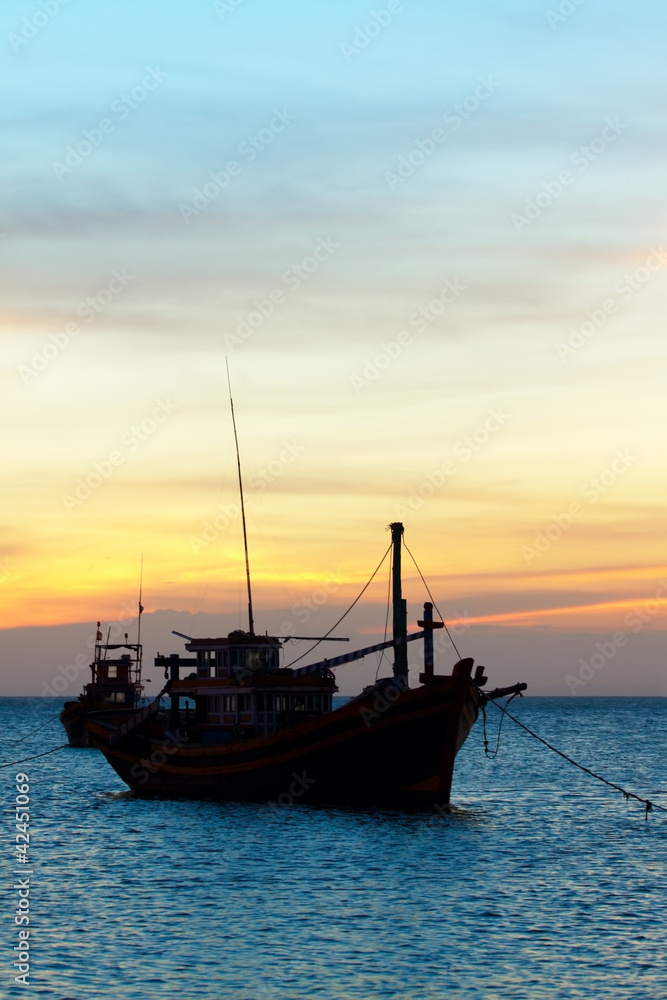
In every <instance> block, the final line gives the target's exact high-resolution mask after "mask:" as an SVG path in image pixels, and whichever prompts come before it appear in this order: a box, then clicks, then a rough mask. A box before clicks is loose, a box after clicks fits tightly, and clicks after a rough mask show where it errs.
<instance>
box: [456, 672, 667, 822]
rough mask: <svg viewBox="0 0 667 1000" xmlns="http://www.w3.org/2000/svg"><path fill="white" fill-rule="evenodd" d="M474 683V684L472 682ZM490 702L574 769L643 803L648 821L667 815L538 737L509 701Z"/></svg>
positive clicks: (654, 803) (662, 810)
mask: <svg viewBox="0 0 667 1000" xmlns="http://www.w3.org/2000/svg"><path fill="white" fill-rule="evenodd" d="M472 683H474V682H472ZM475 687H476V688H477V690H478V691H479V693H480V694H482V695H483V694H484V692H483V691H482V690H481V689H480V688H479V687H477V685H476V684H475ZM490 700H491V701H492V704H494V705H495V706H496V708H497V709H498V711H500V712H502V713H503V714H504V715H506V716H507V717H508V719H511V720H512V722H514V723H515V724H516V725H517V726H519V727H520V728H521V729H523V730H525V732H527V733H528V735H529V736H532V737H533V739H534V740H537V741H538V743H542V744H543V745H544V746H545V747H547V748H548V749H549V750H551V751H552V752H553V753H555V754H558V756H559V757H562V758H563V760H566V761H567V762H568V764H572V766H573V767H577V768H579V770H580V771H583V772H584V774H588V775H590V777H591V778H595V779H596V780H597V781H601V782H602V783H603V784H604V785H608V786H609V788H613V789H615V790H616V791H617V792H621V794H622V795H623V796H624V797H625V798H626V799H636V801H637V802H641V804H642V805H643V806H644V809H645V811H646V813H645V818H646V819H648V814H649V813H650V812H653V810H654V809H659V810H660V812H664V813H667V807H666V806H661V805H660V804H659V803H657V802H652V801H651V800H650V799H645V798H642V796H641V795H637V793H636V792H630V791H628V789H627V788H623V787H622V786H621V785H617V784H616V783H615V782H614V781H610V780H609V779H608V778H605V777H603V776H602V775H601V774H597V773H596V772H595V771H592V770H591V769H590V767H586V766H585V765H584V764H580V763H579V761H577V760H574V758H572V757H570V756H568V754H566V753H563V751H562V750H559V749H558V747H555V746H553V745H552V744H551V743H549V741H548V740H545V739H544V738H543V737H542V736H538V734H537V733H535V732H533V730H532V729H530V727H529V726H527V725H526V724H525V723H523V722H520V721H519V720H518V719H517V718H516V717H515V716H514V715H512V713H511V712H508V711H507V705H509V701H508V702H507V703H506V704H505V705H498V704H497V702H495V701H493V700H492V699H490ZM510 700H511V699H510ZM499 737H500V731H499ZM497 752H498V748H496V753H497Z"/></svg>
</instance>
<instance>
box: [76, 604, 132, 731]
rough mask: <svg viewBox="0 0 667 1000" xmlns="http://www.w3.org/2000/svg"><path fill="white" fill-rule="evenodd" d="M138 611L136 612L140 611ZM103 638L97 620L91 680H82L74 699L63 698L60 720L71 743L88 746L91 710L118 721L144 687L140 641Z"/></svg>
mask: <svg viewBox="0 0 667 1000" xmlns="http://www.w3.org/2000/svg"><path fill="white" fill-rule="evenodd" d="M139 607H140V609H141V611H143V608H141V604H140V605H139ZM141 611H140V613H141ZM108 638H109V637H108V636H107V641H106V642H103V641H102V639H103V635H102V632H101V631H100V622H98V623H97V630H96V633H95V650H94V654H93V662H92V663H91V664H90V671H91V680H90V683H89V684H85V685H84V688H83V691H82V693H81V694H80V695H79V697H78V699H77V700H76V701H66V702H65V704H64V706H63V710H62V712H61V713H60V721H61V722H62V724H63V727H64V729H65V732H66V734H67V740H68V742H69V745H70V746H72V747H90V746H92V744H91V742H90V738H89V735H88V728H87V725H88V720H89V719H90V718H91V715H92V713H95V712H102V713H103V714H104V717H105V718H106V719H108V720H110V721H111V722H112V723H113V724H120V723H121V722H123V721H124V720H125V719H127V718H128V717H129V716H132V715H134V712H135V711H136V710H137V708H138V707H139V705H140V702H141V695H142V692H143V690H144V688H143V685H142V683H141V661H142V646H141V643H140V642H138V641H137V642H136V643H130V642H128V636H127V633H126V634H125V642H123V643H110V642H109V641H108Z"/></svg>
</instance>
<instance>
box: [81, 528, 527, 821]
mask: <svg viewBox="0 0 667 1000" xmlns="http://www.w3.org/2000/svg"><path fill="white" fill-rule="evenodd" d="M390 527H391V531H392V539H393V566H394V582H393V592H394V633H393V638H392V639H391V640H389V641H388V642H384V643H379V644H376V645H374V646H370V647H366V648H364V649H361V650H356V651H355V652H353V653H348V654H344V655H343V656H339V657H335V658H333V659H328V660H321V661H319V662H317V663H313V664H310V665H309V666H306V667H301V668H297V669H285V668H283V669H281V668H280V660H279V658H280V649H281V641H282V640H281V639H280V638H278V637H271V636H262V635H256V634H255V632H254V628H253V621H252V601H251V598H250V590H249V591H248V593H249V614H250V628H249V630H248V632H241V631H238V632H232V633H231V634H230V635H228V636H227V637H223V638H209V639H188V641H187V642H186V649H187V650H188V651H189V652H191V653H194V654H195V659H194V660H190V661H182V660H181V658H180V656H179V655H178V654H175V655H173V656H170V657H168V658H167V657H160V658H158V659H157V660H156V664H159V665H164V666H167V667H168V670H169V674H170V678H169V681H168V683H167V685H166V687H165V690H164V692H163V693H165V694H166V695H167V696H168V697H169V699H170V703H171V704H170V711H169V713H168V715H167V714H166V713H162V712H161V711H160V704H159V698H158V699H156V700H155V701H154V702H153V703H152V704H150V705H148V706H146V707H145V708H143V709H142V710H141V711H140V712H137V713H135V714H134V715H133V716H132V717H131V718H130V719H127V720H126V721H124V722H122V724H120V725H118V723H117V720H114V719H113V718H110V717H104V716H102V715H95V716H92V717H91V718H90V719H89V721H88V729H89V732H90V734H91V738H92V740H93V742H94V744H95V745H96V746H98V747H99V748H100V750H101V751H102V753H103V754H104V755H105V757H106V758H107V760H108V761H109V763H110V764H111V766H112V767H113V768H114V770H115V771H116V772H117V773H118V774H119V775H120V777H121V778H122V779H123V781H124V782H125V783H126V784H127V785H129V787H130V788H131V789H133V791H134V792H136V793H137V794H138V795H141V796H166V797H183V798H221V799H255V800H263V801H267V800H268V801H273V802H275V803H278V804H283V803H286V802H292V801H296V800H300V801H308V802H326V803H337V804H351V805H361V806H373V805H377V806H398V807H415V806H417V807H423V806H428V805H432V804H434V803H439V804H441V805H446V804H447V803H448V802H449V798H450V790H451V784H452V775H453V771H454V762H455V759H456V754H457V752H458V750H459V749H460V748H461V746H462V745H463V743H464V741H465V739H466V737H467V736H468V734H469V732H470V730H471V728H472V726H473V724H474V722H475V720H476V718H477V713H478V709H479V705H480V701H481V699H483V698H484V697H485V696H484V695H483V694H482V693H481V691H480V688H481V686H482V685H483V684H484V683H485V682H486V678H485V677H484V676H483V670H484V668H483V667H477V671H476V674H475V677H474V679H473V678H472V676H471V674H472V667H473V660H472V659H463V660H460V661H459V662H458V663H457V664H456V665H455V666H454V668H453V670H452V672H451V674H449V675H445V676H438V675H436V674H435V672H434V665H433V629H434V628H438V627H442V623H441V622H434V621H433V614H432V605H431V604H430V603H427V604H425V605H424V618H423V620H422V621H420V622H419V623H418V624H419V626H420V627H421V630H420V631H417V632H411V633H408V631H407V615H406V603H405V601H404V600H403V598H402V594H401V581H400V565H401V559H400V556H401V539H402V535H403V525H402V524H400V523H395V524H392V525H390ZM184 638H187V637H184ZM418 639H421V640H423V641H424V670H423V673H422V674H421V675H420V678H419V679H420V685H419V686H418V687H415V688H412V689H411V688H410V686H409V683H408V662H407V643H408V642H412V641H414V640H418ZM391 647H393V648H394V667H393V675H392V676H391V677H387V678H383V679H381V680H379V681H378V682H377V683H375V684H373V685H371V686H369V687H367V688H365V689H364V691H363V692H362V693H361V694H360V695H359V696H358V697H356V698H354V699H352V700H351V701H349V702H348V703H347V704H345V705H343V706H342V707H340V708H337V709H335V710H332V696H333V694H334V692H335V691H336V690H337V687H336V682H335V678H334V675H333V673H332V669H333V668H335V667H336V666H338V665H339V664H341V663H349V662H351V661H353V660H356V659H359V658H361V657H362V656H365V655H368V654H369V653H372V652H375V651H378V650H381V649H385V648H391ZM184 663H185V664H187V665H188V666H190V665H194V664H195V663H196V670H195V671H193V672H191V673H189V674H188V675H187V676H186V677H183V678H181V677H180V676H179V675H180V668H181V665H182V664H184ZM524 688H525V684H521V685H515V686H514V687H513V688H509V689H505V690H502V691H495V692H493V693H492V696H494V697H498V696H500V695H502V694H505V693H509V692H511V691H514V690H522V689H524ZM184 698H185V699H188V700H190V701H193V702H194V710H193V711H192V712H191V713H187V715H186V714H185V713H184V712H183V710H182V709H181V704H180V702H181V699H184Z"/></svg>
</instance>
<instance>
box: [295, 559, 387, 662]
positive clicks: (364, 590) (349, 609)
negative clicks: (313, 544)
mask: <svg viewBox="0 0 667 1000" xmlns="http://www.w3.org/2000/svg"><path fill="white" fill-rule="evenodd" d="M391 548H392V544H391V542H390V543H389V548H388V549H387V551H386V552H385V554H384V555H383V556H382V559H380V562H379V563H378V564H377V566H376V567H375V569H374V570H373V575H372V576H371V578H370V580H369V581H368V583H367V584H366V586H365V587H364V589H363V590H362V591H361V593H360V594H359V596H358V597H356V598H355V599H354V601H352V604H350V606H349V608H348V609H347V611H346V612H345V614H343V615H341V616H340V618H339V619H338V621H337V622H336V624H335V625H332V626H331V628H330V629H329V631H328V632H327V634H326V635H323V636H322V638H321V639H318V640H317V642H316V643H315V644H314V645H313V646H311V647H310V649H307V650H306V652H305V653H302V654H301V656H297V658H296V659H295V660H291V661H290V662H289V663H288V664H286V666H285V669H287V667H291V666H293V665H294V664H295V663H298V662H299V660H302V659H303V658H304V656H308V655H309V654H310V653H312V651H313V650H314V649H315V648H316V647H317V646H319V644H320V643H321V642H324V640H325V639H326V638H327V637H328V636H330V635H331V633H332V632H333V630H334V629H335V628H338V626H339V625H340V623H341V622H342V620H343V618H346V617H347V615H349V613H350V611H351V610H352V608H353V607H354V605H355V604H356V603H357V602H358V601H360V600H361V598H362V597H363V596H364V594H365V593H366V591H367V590H368V588H369V587H370V585H371V583H372V582H373V580H374V579H375V576H376V574H377V572H378V570H379V569H380V567H381V566H382V563H383V562H384V561H385V559H386V558H387V556H388V555H389V553H390V551H391Z"/></svg>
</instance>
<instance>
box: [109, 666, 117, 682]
mask: <svg viewBox="0 0 667 1000" xmlns="http://www.w3.org/2000/svg"><path fill="white" fill-rule="evenodd" d="M107 677H108V678H110V679H112V680H113V679H115V678H116V677H118V667H116V666H113V667H112V666H111V664H109V666H108V667H107Z"/></svg>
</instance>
